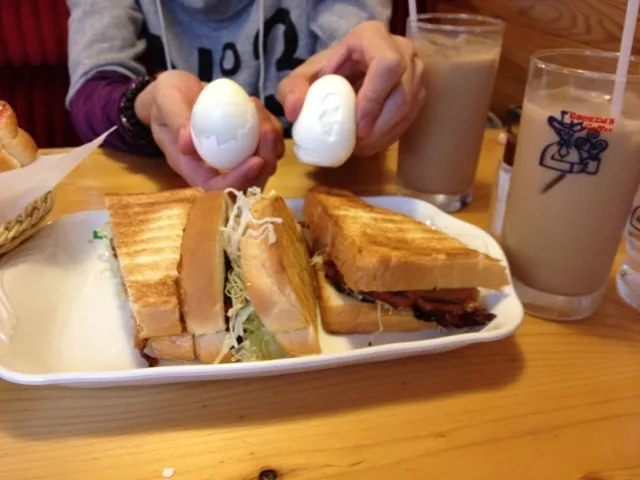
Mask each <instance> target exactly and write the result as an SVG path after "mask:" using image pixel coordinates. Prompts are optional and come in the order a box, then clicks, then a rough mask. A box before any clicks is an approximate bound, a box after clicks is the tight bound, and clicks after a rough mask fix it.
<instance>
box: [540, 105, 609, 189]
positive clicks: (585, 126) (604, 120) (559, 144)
mask: <svg viewBox="0 0 640 480" xmlns="http://www.w3.org/2000/svg"><path fill="white" fill-rule="evenodd" d="M547 123H548V124H549V126H550V127H551V128H552V129H553V131H554V132H555V134H556V135H557V137H558V140H557V141H556V142H553V143H550V144H549V145H547V146H546V147H545V148H544V150H543V151H542V153H541V154H540V165H541V166H542V167H544V168H548V169H550V170H555V171H556V172H560V175H558V176H557V177H556V178H554V179H553V180H552V181H551V182H549V183H548V184H547V185H546V186H545V187H544V189H543V190H542V193H545V192H548V191H549V190H551V188H553V187H554V186H555V185H557V184H558V183H560V181H561V180H563V179H564V178H565V177H566V176H567V175H573V174H581V173H582V174H586V175H596V174H597V173H598V171H599V170H600V164H601V163H602V154H603V153H604V152H605V151H606V150H607V148H609V142H608V141H606V140H604V139H602V138H601V132H611V131H612V127H613V125H614V124H615V120H614V119H612V118H608V117H593V116H586V115H580V114H577V113H575V112H567V111H563V112H562V113H561V116H560V118H558V117H554V116H553V115H551V116H549V118H548V119H547Z"/></svg>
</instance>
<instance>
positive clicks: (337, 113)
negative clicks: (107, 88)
mask: <svg viewBox="0 0 640 480" xmlns="http://www.w3.org/2000/svg"><path fill="white" fill-rule="evenodd" d="M291 136H292V137H293V141H294V147H293V150H294V152H295V154H296V157H298V160H300V161H301V162H303V163H308V164H311V165H316V166H319V167H339V166H340V165H342V164H343V163H344V162H346V161H347V159H348V158H349V157H350V156H351V155H352V154H353V150H354V148H355V146H356V93H355V91H354V90H353V87H352V86H351V84H350V83H349V82H348V81H347V80H346V79H345V78H344V77H341V76H339V75H326V76H324V77H320V78H319V79H318V80H316V81H315V82H313V84H312V85H311V87H310V88H309V91H308V92H307V96H306V98H305V101H304V104H303V106H302V110H301V112H300V115H299V116H298V119H297V120H296V122H295V124H294V125H293V130H292V131H291Z"/></svg>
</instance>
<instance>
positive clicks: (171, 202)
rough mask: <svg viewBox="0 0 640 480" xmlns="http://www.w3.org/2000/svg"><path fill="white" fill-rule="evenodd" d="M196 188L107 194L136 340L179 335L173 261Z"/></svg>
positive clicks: (175, 262) (175, 263)
mask: <svg viewBox="0 0 640 480" xmlns="http://www.w3.org/2000/svg"><path fill="white" fill-rule="evenodd" d="M201 195H202V191H201V190H199V189H192V188H189V189H180V190H170V191H166V192H161V193H153V194H139V195H106V203H107V209H108V210H109V216H110V219H111V229H112V231H113V235H114V237H113V244H114V246H115V251H116V255H117V257H118V262H119V265H120V271H121V274H122V279H123V282H124V285H125V288H126V291H127V295H128V297H129V304H130V306H131V310H132V313H133V318H134V320H135V323H136V328H137V334H138V336H139V338H140V339H149V338H152V337H162V336H167V335H179V334H181V333H183V332H182V323H181V321H180V304H179V292H178V285H177V281H178V263H179V261H180V251H181V244H182V235H183V232H184V228H185V225H186V223H187V218H188V215H189V211H190V209H191V206H192V205H193V202H195V200H196V199H197V198H199V197H200V196H201Z"/></svg>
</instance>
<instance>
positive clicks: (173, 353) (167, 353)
mask: <svg viewBox="0 0 640 480" xmlns="http://www.w3.org/2000/svg"><path fill="white" fill-rule="evenodd" d="M147 346H148V347H149V348H150V349H151V350H152V352H153V354H154V356H155V357H157V358H162V359H164V360H176V361H181V362H192V361H193V360H195V348H194V342H193V335H191V334H190V333H181V334H179V335H167V336H164V337H155V338H150V339H149V341H148V343H147Z"/></svg>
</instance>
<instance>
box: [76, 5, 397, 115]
mask: <svg viewBox="0 0 640 480" xmlns="http://www.w3.org/2000/svg"><path fill="white" fill-rule="evenodd" d="M68 4H69V9H70V11H71V16H70V19H69V70H70V74H71V86H70V89H69V93H68V95H67V106H68V105H69V101H70V99H71V97H72V96H73V95H74V93H75V92H76V90H77V89H78V88H79V87H80V86H81V85H82V83H83V82H84V81H85V80H87V78H89V77H90V76H91V75H92V74H94V73H95V72H98V71H101V70H110V71H116V72H120V73H122V74H125V75H127V76H130V77H134V76H137V75H143V74H145V73H146V72H147V70H148V69H149V68H151V69H154V70H162V69H164V68H166V65H167V61H166V58H169V59H170V62H171V64H172V65H173V66H174V67H175V68H178V69H181V70H187V71H189V72H192V73H194V74H195V75H197V76H198V77H199V78H200V79H201V80H202V81H207V82H208V81H211V80H212V79H214V78H219V77H223V76H224V77H229V78H231V79H233V80H234V81H236V82H237V83H239V84H240V85H242V86H243V87H244V88H245V90H247V92H248V93H249V94H250V95H256V96H261V97H262V98H263V101H264V103H265V105H266V106H267V108H268V109H269V110H271V111H272V112H273V113H275V114H276V115H282V112H281V111H278V110H281V107H280V105H279V104H278V103H277V101H276V97H275V94H276V92H277V86H278V83H279V82H280V80H282V79H283V78H284V77H285V76H287V75H288V74H289V72H290V71H291V70H292V69H294V68H295V67H297V66H298V65H300V64H301V63H302V62H303V61H304V60H305V59H307V58H308V57H309V56H311V55H312V54H314V53H315V52H317V51H320V50H323V49H325V48H327V47H328V46H329V45H331V44H332V43H334V42H335V41H337V40H339V39H340V38H342V37H343V36H344V35H345V34H346V33H347V32H348V31H349V30H351V29H352V28H353V27H354V26H355V25H357V24H359V23H361V22H363V21H366V20H371V19H377V20H382V21H383V22H385V23H388V21H389V17H390V14H391V1H390V0H138V1H136V0H68ZM262 19H264V21H263V22H261V20H262ZM261 24H262V25H263V29H262V32H261V29H260V25H261ZM261 35H262V36H263V39H264V40H263V43H262V45H263V48H262V49H261V48H260V42H259V39H260V37H261ZM165 46H166V48H165ZM261 56H262V59H263V63H262V67H261V61H260V60H261ZM261 68H262V69H263V70H262V73H261ZM262 76H263V77H264V80H263V81H261V77H262Z"/></svg>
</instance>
